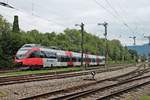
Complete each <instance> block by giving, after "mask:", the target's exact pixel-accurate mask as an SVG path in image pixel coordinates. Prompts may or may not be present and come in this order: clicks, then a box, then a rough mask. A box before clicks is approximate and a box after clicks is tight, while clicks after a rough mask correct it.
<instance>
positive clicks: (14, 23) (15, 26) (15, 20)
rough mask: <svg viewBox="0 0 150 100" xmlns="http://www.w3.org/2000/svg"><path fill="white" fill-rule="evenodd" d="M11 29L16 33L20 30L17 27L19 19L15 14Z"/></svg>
mask: <svg viewBox="0 0 150 100" xmlns="http://www.w3.org/2000/svg"><path fill="white" fill-rule="evenodd" d="M12 31H13V32H16V33H18V32H19V31H20V29H19V20H18V16H17V15H15V16H14V22H13V30H12Z"/></svg>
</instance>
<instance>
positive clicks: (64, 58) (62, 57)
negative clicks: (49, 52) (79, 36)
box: [59, 56, 71, 62]
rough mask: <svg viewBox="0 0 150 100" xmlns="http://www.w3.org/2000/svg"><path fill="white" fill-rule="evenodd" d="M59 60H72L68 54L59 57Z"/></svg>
mask: <svg viewBox="0 0 150 100" xmlns="http://www.w3.org/2000/svg"><path fill="white" fill-rule="evenodd" d="M59 61H60V62H69V61H71V58H70V57H67V56H61V57H59Z"/></svg>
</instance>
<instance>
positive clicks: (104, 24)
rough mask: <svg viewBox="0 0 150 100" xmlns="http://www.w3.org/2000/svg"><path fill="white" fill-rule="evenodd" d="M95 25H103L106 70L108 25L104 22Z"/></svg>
mask: <svg viewBox="0 0 150 100" xmlns="http://www.w3.org/2000/svg"><path fill="white" fill-rule="evenodd" d="M97 25H103V26H104V28H105V33H104V36H105V68H107V60H108V47H107V26H108V23H107V22H104V23H98V24H97Z"/></svg>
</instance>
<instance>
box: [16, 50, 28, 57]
mask: <svg viewBox="0 0 150 100" xmlns="http://www.w3.org/2000/svg"><path fill="white" fill-rule="evenodd" d="M28 51H29V48H28V49H27V48H22V49H20V50H19V51H18V52H17V54H16V59H23V58H25V57H26V55H25V54H26V53H27V52H28Z"/></svg>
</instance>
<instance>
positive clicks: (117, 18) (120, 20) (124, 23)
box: [93, 0, 134, 33]
mask: <svg viewBox="0 0 150 100" xmlns="http://www.w3.org/2000/svg"><path fill="white" fill-rule="evenodd" d="M93 1H94V2H95V3H96V4H97V5H98V6H100V7H101V8H103V9H104V10H105V11H106V12H108V13H109V14H111V15H112V16H113V17H114V18H115V19H116V20H117V21H118V22H122V24H123V25H124V26H125V27H126V28H128V30H129V31H131V33H134V31H133V30H132V28H131V27H129V25H128V24H127V23H126V22H125V21H124V20H122V19H120V18H119V17H118V12H116V10H115V13H113V12H111V11H110V10H109V9H108V8H106V7H105V6H103V5H102V4H101V3H99V2H98V1H97V0H93ZM109 5H110V3H109ZM111 7H112V6H111ZM111 9H112V8H111ZM113 9H114V8H113ZM116 13H117V14H116ZM119 16H120V15H119Z"/></svg>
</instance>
